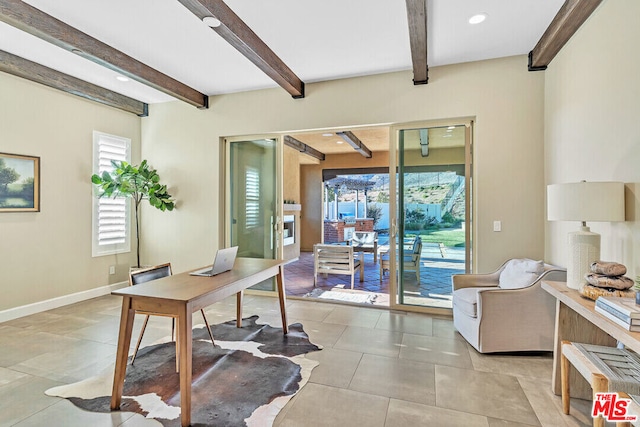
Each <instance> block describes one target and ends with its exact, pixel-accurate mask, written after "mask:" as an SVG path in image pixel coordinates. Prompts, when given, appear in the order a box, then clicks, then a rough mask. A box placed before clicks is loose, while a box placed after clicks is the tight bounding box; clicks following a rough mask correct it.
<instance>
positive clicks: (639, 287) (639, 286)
mask: <svg viewBox="0 0 640 427" xmlns="http://www.w3.org/2000/svg"><path fill="white" fill-rule="evenodd" d="M633 290H634V291H636V292H640V276H636V280H635V284H634V285H633Z"/></svg>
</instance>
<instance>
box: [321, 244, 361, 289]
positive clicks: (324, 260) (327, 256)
mask: <svg viewBox="0 0 640 427" xmlns="http://www.w3.org/2000/svg"><path fill="white" fill-rule="evenodd" d="M313 254H314V263H313V286H314V287H315V286H316V284H317V283H318V274H320V273H322V274H325V275H327V274H344V275H350V276H351V289H353V278H354V276H355V272H356V268H357V269H359V271H360V281H361V282H364V263H363V262H362V260H359V259H354V257H353V246H341V245H322V244H316V245H313Z"/></svg>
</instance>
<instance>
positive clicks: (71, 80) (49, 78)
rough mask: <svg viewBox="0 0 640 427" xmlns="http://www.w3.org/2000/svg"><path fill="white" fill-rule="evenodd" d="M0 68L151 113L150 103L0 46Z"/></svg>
mask: <svg viewBox="0 0 640 427" xmlns="http://www.w3.org/2000/svg"><path fill="white" fill-rule="evenodd" d="M0 71H3V72H5V73H8V74H13V75H14V76H18V77H22V78H24V79H27V80H31V81H32V82H36V83H40V84H43V85H45V86H49V87H52V88H54V89H58V90H61V91H63V92H67V93H70V94H73V95H77V96H80V97H82V98H86V99H90V100H91V101H95V102H99V103H101V104H105V105H108V106H110V107H115V108H119V109H121V110H124V111H127V112H129V113H133V114H136V115H138V116H140V117H146V116H147V115H148V111H149V110H148V105H147V104H145V103H144V102H141V101H138V100H136V99H132V98H129V97H127V96H124V95H121V94H119V93H116V92H112V91H110V90H108V89H105V88H102V87H100V86H96V85H94V84H92V83H87V82H85V81H84V80H80V79H77V78H75V77H72V76H70V75H68V74H64V73H61V72H60V71H57V70H54V69H52V68H48V67H45V66H44V65H40V64H37V63H35V62H32V61H29V60H28V59H24V58H21V57H19V56H16V55H14V54H12V53H9V52H5V51H2V50H0Z"/></svg>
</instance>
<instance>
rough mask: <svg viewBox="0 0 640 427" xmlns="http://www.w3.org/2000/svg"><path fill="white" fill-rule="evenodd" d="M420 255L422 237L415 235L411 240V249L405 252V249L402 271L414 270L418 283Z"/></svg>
mask: <svg viewBox="0 0 640 427" xmlns="http://www.w3.org/2000/svg"><path fill="white" fill-rule="evenodd" d="M421 256H422V239H421V238H420V237H416V238H415V239H414V240H413V244H412V246H411V250H410V251H409V252H408V253H407V252H406V251H405V254H404V257H403V261H402V266H403V268H404V271H415V273H416V280H417V281H418V284H420V257H421Z"/></svg>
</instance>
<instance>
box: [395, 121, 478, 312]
mask: <svg viewBox="0 0 640 427" xmlns="http://www.w3.org/2000/svg"><path fill="white" fill-rule="evenodd" d="M474 122H475V118H473V117H464V118H456V119H443V120H423V121H415V122H406V123H396V124H393V125H391V126H390V127H389V222H390V229H389V263H390V270H389V308H390V309H397V310H404V311H416V312H421V313H432V314H444V315H451V309H448V308H437V307H427V306H418V305H407V304H400V303H399V302H398V301H397V296H398V295H399V291H400V289H399V283H398V280H397V277H398V275H397V271H398V265H397V264H398V263H397V253H396V252H397V251H396V247H397V245H396V239H397V237H398V218H397V212H398V210H397V209H398V206H397V203H398V194H397V186H398V182H397V169H398V158H399V154H398V150H399V143H400V139H399V136H400V131H401V130H409V129H417V128H433V127H444V126H465V230H466V233H465V271H466V273H471V272H472V271H473V270H474V264H475V257H474V256H473V254H474V253H475V249H476V248H475V241H476V239H475V227H473V218H474V217H475V215H474V209H475V203H473V199H474V195H475V188H474V186H473V173H474V171H473V133H474V132H473V126H474Z"/></svg>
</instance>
